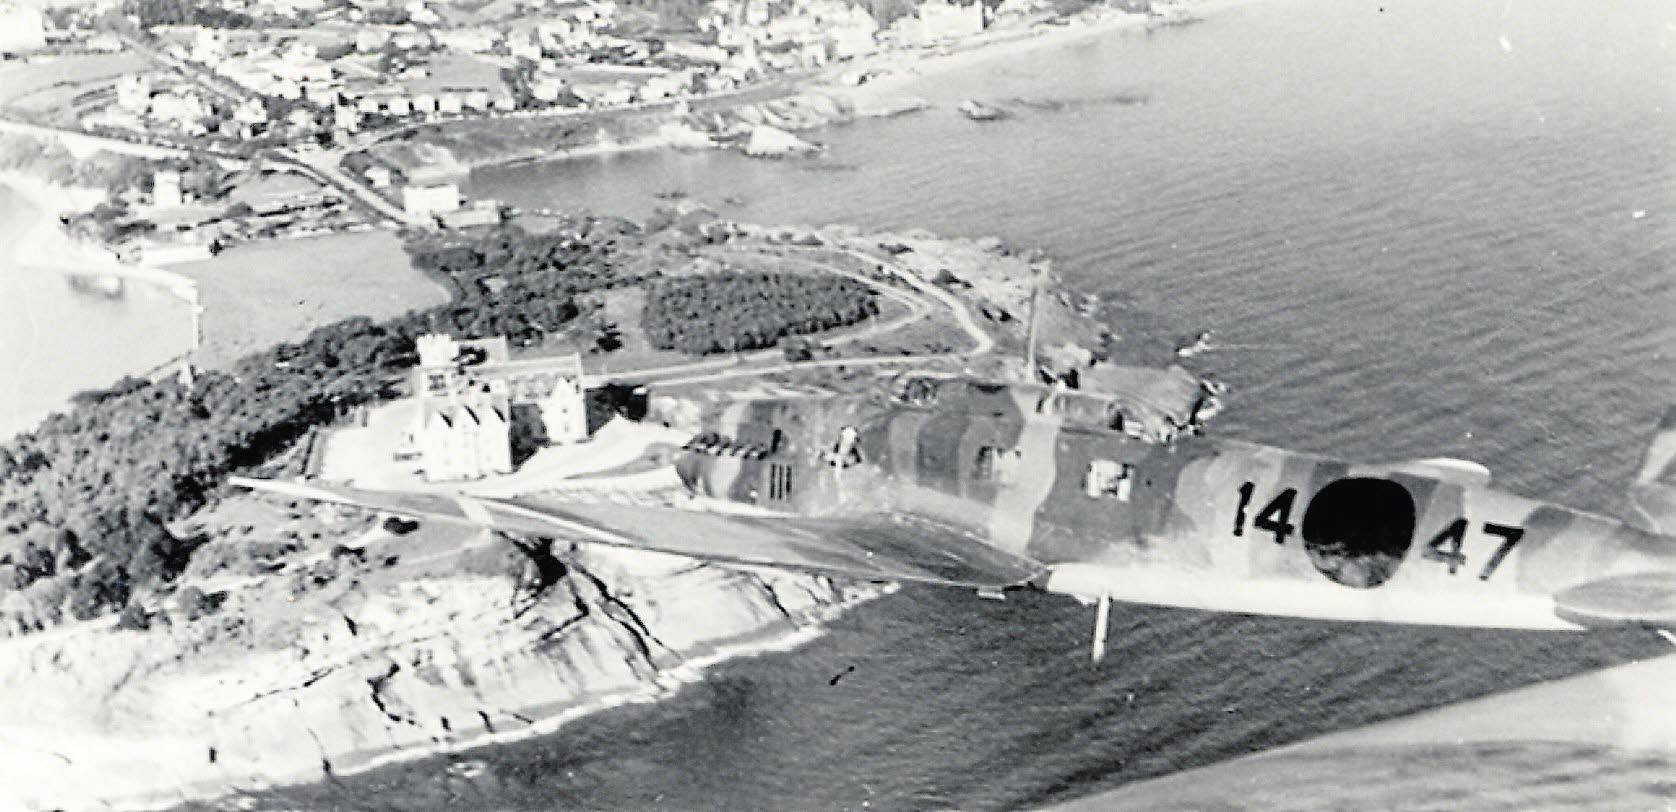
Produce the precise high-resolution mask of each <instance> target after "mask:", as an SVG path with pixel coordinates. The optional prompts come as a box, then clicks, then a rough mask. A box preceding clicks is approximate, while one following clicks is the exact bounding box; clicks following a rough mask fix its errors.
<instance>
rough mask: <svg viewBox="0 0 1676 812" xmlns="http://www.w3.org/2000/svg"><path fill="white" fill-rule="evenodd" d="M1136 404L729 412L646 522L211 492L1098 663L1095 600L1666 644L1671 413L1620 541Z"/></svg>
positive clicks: (957, 385) (1470, 479) (347, 496)
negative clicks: (441, 528)
mask: <svg viewBox="0 0 1676 812" xmlns="http://www.w3.org/2000/svg"><path fill="white" fill-rule="evenodd" d="M1183 374H1185V373H1183ZM1148 397H1149V395H1147V394H1146V393H1145V392H1144V391H1142V393H1141V394H1139V395H1136V394H1134V393H1130V394H1123V393H1116V394H1103V393H1101V392H1097V391H1091V390H1082V389H1068V388H1065V387H1064V386H1061V385H1051V384H1047V383H1037V382H1027V383H1020V382H996V381H986V380H980V379H974V378H970V377H964V376H959V375H947V374H939V373H914V374H905V375H903V376H900V377H899V378H898V379H897V380H896V381H895V383H894V384H893V385H892V386H891V387H889V388H876V389H874V390H871V391H862V392H858V393H850V394H825V393H822V394H811V395H796V396H787V397H770V398H759V399H753V400H742V401H736V402H732V403H726V404H724V405H721V406H719V407H718V408H716V409H713V410H712V411H711V413H710V414H708V415H706V416H705V417H704V418H703V420H704V424H703V430H702V431H700V432H699V433H698V434H697V435H696V436H695V437H694V438H693V439H692V440H691V441H689V442H688V443H687V444H686V446H685V447H684V448H683V449H682V451H681V453H680V454H679V455H678V457H677V458H676V460H675V462H674V468H675V471H676V473H677V474H678V475H679V478H680V480H681V482H682V483H683V484H684V485H685V489H686V491H687V494H688V496H687V497H685V501H680V500H677V501H675V502H672V503H671V504H669V505H667V506H663V505H659V506H647V505H623V504H614V503H610V502H597V501H596V502H594V503H586V502H582V501H580V500H577V499H574V498H567V497H565V496H563V495H551V494H548V495H529V496H519V497H513V498H490V497H483V496H471V495H465V494H439V493H414V492H390V491H384V492H380V491H368V490H361V489H356V488H353V487H347V486H342V485H335V484H328V483H320V482H296V481H278V480H257V479H246V478H234V480H233V482H234V483H235V484H238V485H242V486H246V487H250V488H259V489H264V490H269V491H275V492H279V493H283V494H288V495H291V496H295V497H303V498H308V499H314V500H321V501H327V502H338V503H346V504H350V505H359V506H362V507H366V508H371V509H374V510H379V511H387V512H391V513H395V514H400V515H407V516H425V517H431V518H434V519H441V520H446V521H452V522H461V523H466V524H471V525H478V526H481V527H485V528H490V529H492V530H496V531H501V532H503V533H507V534H512V535H519V534H522V535H525V536H534V537H545V538H562V539H568V540H576V541H581V542H591V543H597V544H604V545H610V546H618V547H627V548H632V549H639V550H651V551H658V552H664V553H674V554H677V555H684V556H690V557H693V558H695V559H703V560H708V561H713V562H718V563H722V564H734V565H747V566H765V567H778V568H786V569H793V570H803V571H809V572H815V573H823V574H828V575H837V576H846V577H851V578H858V579H867V580H885V581H903V582H917V583H925V584H936V585H942V586H948V587H960V588H969V589H974V590H976V591H977V592H978V593H979V594H980V595H983V596H985V597H1005V595H1006V593H1007V592H1008V591H1011V590H1018V589H1039V590H1045V591H1046V592H1050V593H1058V594H1065V595H1069V596H1072V597H1074V598H1076V599H1078V600H1080V601H1082V602H1084V603H1085V604H1094V605H1096V606H1097V608H1096V613H1095V623H1094V634H1093V639H1092V643H1091V656H1092V658H1093V659H1094V660H1095V661H1096V662H1098V661H1100V660H1101V659H1102V658H1103V657H1104V654H1105V646H1106V639H1105V638H1106V632H1107V628H1108V625H1109V616H1110V607H1111V602H1112V601H1120V602H1129V603H1140V604H1154V605H1161V606H1174V607H1186V608H1193V609H1203V610H1212V611H1218V612H1233V613H1246V614H1264V615H1275V616H1284V617H1297V618H1310V619H1326V620H1341V621H1365V622H1384V623H1403V624H1429V625H1442V626H1460V627H1492V628H1508V629H1547V630H1584V629H1599V628H1615V627H1626V626H1629V627H1647V628H1652V629H1655V630H1657V631H1659V632H1660V633H1661V634H1662V635H1664V636H1665V637H1666V639H1668V640H1670V641H1671V642H1672V643H1676V634H1673V633H1672V631H1671V630H1673V629H1676V536H1673V535H1672V534H1673V533H1676V408H1672V409H1671V410H1670V411H1669V412H1668V413H1667V414H1666V415H1665V417H1664V419H1663V421H1662V422H1661V423H1660V424H1659V425H1658V428H1657V431H1656V433H1655V435H1654V438H1653V440H1652V442H1651V444H1650V445H1649V447H1648V450H1647V453H1646V458H1645V461H1644V463H1643V465H1642V467H1641V469H1640V472H1639V474H1638V475H1637V477H1636V479H1635V481H1634V482H1633V483H1632V484H1631V486H1630V497H1631V502H1632V504H1633V506H1634V508H1635V510H1634V515H1633V517H1632V518H1631V519H1630V520H1628V521H1617V520H1613V519H1610V518H1607V517H1604V516H1599V515H1595V514H1591V513H1586V512H1582V511H1578V510H1572V509H1570V508H1565V507H1560V506H1558V505H1553V504H1548V503H1545V502H1541V501H1537V500H1533V499H1528V498H1524V497H1521V496H1517V495H1514V494H1511V493H1508V492H1505V491H1502V490H1498V489H1496V488H1494V487H1492V486H1491V484H1490V480H1491V475H1490V472H1489V470H1488V469H1486V468H1484V467H1483V466H1481V465H1478V464H1476V463H1471V462H1466V461H1462V460H1453V459H1441V458H1440V459H1425V460H1414V461H1406V462H1395V463H1365V464H1358V463H1350V462H1343V461H1339V460H1334V459H1329V458H1325V457H1320V456H1315V455H1311V454H1303V453H1298V452H1295V451H1289V450H1285V449H1281V448H1274V447H1269V446H1264V445H1258V444H1254V443H1249V442H1243V441H1239V440H1235V439H1225V438H1218V437H1214V436H1209V435H1207V434H1205V433H1204V432H1203V431H1202V430H1201V427H1200V425H1199V421H1198V420H1197V419H1196V417H1194V418H1189V419H1187V420H1183V421H1179V422H1177V421H1172V420H1158V419H1156V415H1157V414H1158V413H1159V411H1160V410H1159V409H1158V408H1156V407H1157V405H1158V404H1156V403H1151V404H1149V403H1148V402H1147V398H1148ZM1211 401H1214V398H1213V397H1208V395H1207V396H1206V397H1204V398H1202V399H1201V400H1200V401H1199V403H1198V404H1197V405H1196V406H1195V408H1196V409H1197V408H1198V407H1199V406H1204V405H1206V403H1207V402H1211ZM1149 407H1151V408H1150V409H1149Z"/></svg>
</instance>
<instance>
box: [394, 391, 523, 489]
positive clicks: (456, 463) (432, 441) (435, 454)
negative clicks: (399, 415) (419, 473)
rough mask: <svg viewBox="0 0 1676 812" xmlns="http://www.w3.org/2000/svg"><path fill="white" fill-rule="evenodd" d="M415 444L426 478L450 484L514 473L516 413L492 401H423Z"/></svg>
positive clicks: (502, 402) (489, 399)
mask: <svg viewBox="0 0 1676 812" xmlns="http://www.w3.org/2000/svg"><path fill="white" fill-rule="evenodd" d="M416 423H417V425H415V426H414V428H413V439H414V445H415V446H417V448H418V450H419V454H420V458H421V459H422V460H423V463H422V464H423V465H424V470H425V479H427V480H429V481H431V482H446V481H449V480H457V479H479V478H481V477H485V476H491V475H494V474H509V473H512V412H511V409H510V408H509V406H508V405H507V404H506V402H505V401H504V400H501V399H497V398H493V397H488V396H471V397H461V398H457V399H452V400H444V401H421V403H420V407H419V412H418V418H417V421H416Z"/></svg>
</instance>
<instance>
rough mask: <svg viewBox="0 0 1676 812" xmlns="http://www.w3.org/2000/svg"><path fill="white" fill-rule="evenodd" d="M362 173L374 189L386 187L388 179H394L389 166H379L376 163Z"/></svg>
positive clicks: (388, 182)
mask: <svg viewBox="0 0 1676 812" xmlns="http://www.w3.org/2000/svg"><path fill="white" fill-rule="evenodd" d="M364 174H365V175H366V176H367V183H370V184H372V185H373V188H375V189H383V188H386V187H388V186H389V185H390V181H392V180H393V179H394V178H393V176H392V175H391V174H390V168H389V167H387V166H379V165H376V164H374V165H373V166H369V167H367V171H366V172H365V173H364Z"/></svg>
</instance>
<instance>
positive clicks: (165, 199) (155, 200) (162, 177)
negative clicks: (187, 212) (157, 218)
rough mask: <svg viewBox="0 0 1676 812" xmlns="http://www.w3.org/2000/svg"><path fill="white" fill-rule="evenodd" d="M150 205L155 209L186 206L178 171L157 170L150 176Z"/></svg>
mask: <svg viewBox="0 0 1676 812" xmlns="http://www.w3.org/2000/svg"><path fill="white" fill-rule="evenodd" d="M151 204H152V205H153V206H155V207H157V208H160V209H162V208H173V207H175V206H184V205H186V194H185V193H184V192H182V191H181V188H180V171H179V170H176V169H159V170H157V171H156V172H153V173H152V175H151Z"/></svg>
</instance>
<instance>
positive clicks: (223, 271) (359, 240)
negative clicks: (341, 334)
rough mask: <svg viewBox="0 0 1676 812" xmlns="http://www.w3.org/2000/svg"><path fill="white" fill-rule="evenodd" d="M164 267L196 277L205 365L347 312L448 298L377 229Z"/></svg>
mask: <svg viewBox="0 0 1676 812" xmlns="http://www.w3.org/2000/svg"><path fill="white" fill-rule="evenodd" d="M169 270H171V271H174V272H176V273H180V274H183V275H185V276H188V277H191V278H192V279H193V280H195V281H197V283H198V290H199V299H200V301H201V302H202V304H203V305H204V308H205V312H204V317H203V329H204V346H203V351H202V352H201V353H200V355H199V358H200V359H201V361H200V362H201V363H203V364H204V365H206V366H210V367H226V366H227V365H228V364H229V363H230V362H232V361H233V360H235V359H237V358H238V357H240V356H242V355H245V354H247V353H250V352H254V351H256V350H259V349H262V348H264V347H267V346H269V345H272V344H274V343H277V342H280V341H296V340H298V339H301V338H303V337H304V336H306V335H308V333H309V331H310V330H313V329H314V328H315V327H318V326H320V325H323V324H329V323H331V322H334V321H338V320H340V319H344V318H348V317H350V316H363V315H364V316H371V317H372V318H373V319H376V320H383V319H387V318H390V317H393V316H398V315H401V314H402V313H406V312H407V311H409V310H413V309H417V308H425V307H431V306H434V305H438V304H442V303H443V302H445V301H447V300H448V296H447V294H446V293H445V292H444V291H443V289H442V287H441V286H439V285H438V284H437V283H435V282H433V281H431V280H430V279H429V278H428V277H426V276H424V275H423V274H421V273H419V272H418V271H416V270H414V269H413V267H412V265H410V264H409V263H408V259H407V253H406V252H405V251H403V250H402V246H401V241H400V240H399V239H397V237H396V236H395V235H394V234H390V233H388V232H383V231H364V232H357V233H343V234H332V235H329V236H325V237H311V238H307V239H297V240H273V241H268V242H258V243H246V244H244V245H238V246H234V247H233V248H230V249H228V250H227V251H224V252H222V253H221V254H219V255H217V256H216V257H215V258H213V259H209V260H205V261H202V262H189V263H183V264H180V265H173V266H170V268H169Z"/></svg>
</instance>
